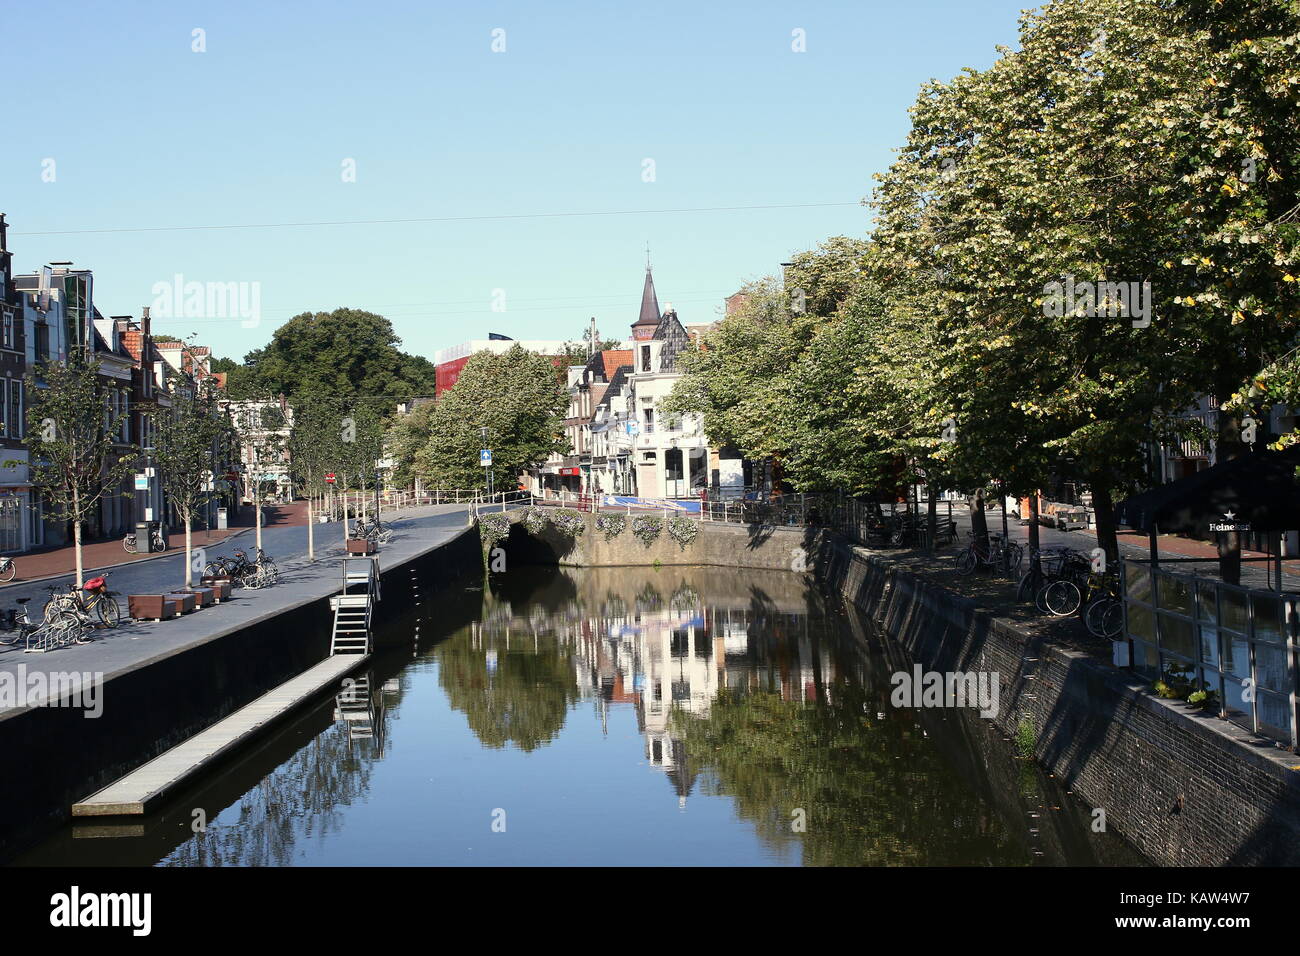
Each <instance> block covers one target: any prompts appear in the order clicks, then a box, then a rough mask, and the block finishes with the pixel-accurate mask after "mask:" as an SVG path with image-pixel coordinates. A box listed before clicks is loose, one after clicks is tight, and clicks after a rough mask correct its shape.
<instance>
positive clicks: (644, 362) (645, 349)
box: [641, 345, 650, 372]
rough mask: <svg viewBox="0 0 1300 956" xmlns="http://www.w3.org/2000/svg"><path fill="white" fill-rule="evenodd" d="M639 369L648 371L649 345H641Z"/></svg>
mask: <svg viewBox="0 0 1300 956" xmlns="http://www.w3.org/2000/svg"><path fill="white" fill-rule="evenodd" d="M641 371H643V372H648V371H650V346H648V345H643V346H641Z"/></svg>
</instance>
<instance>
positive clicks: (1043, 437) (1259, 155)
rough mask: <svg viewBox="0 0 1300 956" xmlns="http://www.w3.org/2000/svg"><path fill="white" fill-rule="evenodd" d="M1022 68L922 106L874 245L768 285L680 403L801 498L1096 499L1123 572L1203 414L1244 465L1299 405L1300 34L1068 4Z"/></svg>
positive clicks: (696, 361)
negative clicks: (1133, 501)
mask: <svg viewBox="0 0 1300 956" xmlns="http://www.w3.org/2000/svg"><path fill="white" fill-rule="evenodd" d="M999 52H1000V54H1001V55H1000V57H999V59H998V60H997V61H996V62H995V63H994V64H993V65H992V66H991V67H989V68H988V69H987V70H972V69H967V70H965V71H963V72H962V74H961V75H959V76H958V77H956V78H955V79H953V80H951V81H950V82H946V83H942V82H932V83H928V84H926V85H925V86H924V87H923V88H922V90H921V92H920V95H919V96H918V98H917V101H916V104H915V105H914V106H913V107H912V110H911V114H912V130H911V132H910V134H909V136H908V140H907V142H906V144H905V145H904V146H903V148H902V150H901V151H900V155H899V158H898V160H897V161H896V162H895V163H894V165H893V166H892V167H891V168H890V169H889V171H888V172H887V173H885V174H883V175H881V176H878V177H877V178H878V180H879V185H878V188H877V189H876V191H875V195H874V197H873V199H872V201H871V204H872V206H873V207H874V210H875V213H876V222H875V226H874V230H873V232H872V234H871V235H870V237H869V239H867V240H865V241H858V240H851V239H844V238H839V239H834V240H830V241H828V242H827V243H825V244H823V245H822V246H821V247H819V248H818V249H817V250H814V251H811V252H808V253H804V254H802V255H799V256H796V257H794V264H793V265H792V266H791V267H790V269H789V271H788V272H787V274H786V277H785V279H786V281H785V285H784V290H793V291H784V290H783V289H782V288H781V287H780V286H778V285H777V284H776V283H775V282H774V281H766V282H761V283H757V284H755V285H754V286H752V287H751V288H750V289H749V290H748V291H749V292H750V293H751V296H750V298H749V299H748V300H747V301H746V303H745V305H744V306H743V307H742V309H741V310H740V311H739V313H738V314H737V315H734V316H731V317H728V318H727V319H725V320H724V321H723V322H722V323H721V325H720V327H719V328H718V330H717V331H716V332H714V333H712V334H711V335H709V336H707V337H706V339H705V348H704V349H703V350H701V351H698V352H696V353H694V354H692V355H690V356H689V357H688V358H687V359H686V360H685V364H686V366H687V368H688V374H687V376H686V378H685V380H684V381H683V382H682V383H681V385H680V386H679V388H678V389H677V391H676V392H675V394H674V396H673V397H672V401H671V405H672V406H673V407H675V408H676V409H677V410H683V411H686V410H689V411H699V412H702V413H703V414H704V420H705V428H706V430H707V431H708V433H709V434H710V436H712V437H713V438H714V439H715V440H720V441H730V442H733V443H734V444H736V445H738V446H739V447H740V448H741V449H742V450H744V451H745V452H747V453H749V454H753V455H775V456H777V457H779V458H780V459H781V460H782V462H783V464H784V465H785V467H786V471H787V474H788V475H789V476H790V477H791V480H792V481H793V482H794V484H795V485H796V486H797V487H800V488H804V489H815V488H832V487H841V488H846V489H849V490H854V491H866V490H869V489H873V488H879V487H882V486H896V485H897V484H898V483H899V480H900V479H904V480H905V479H907V478H909V477H911V478H919V477H922V476H924V479H925V481H926V484H927V485H928V487H930V488H931V489H932V494H933V489H937V488H938V487H941V486H945V487H953V488H960V489H965V490H968V491H977V490H978V489H981V488H984V487H986V486H989V485H991V484H993V483H1000V484H1001V485H1002V487H1003V489H1004V490H1005V491H1006V492H1009V493H1013V494H1028V493H1030V492H1031V491H1033V490H1034V489H1037V488H1041V487H1043V486H1045V485H1046V484H1047V482H1048V480H1049V476H1050V475H1051V474H1053V473H1056V474H1062V473H1068V474H1072V475H1074V476H1076V477H1078V478H1080V479H1082V480H1084V481H1086V483H1087V484H1088V486H1089V487H1090V488H1091V490H1092V494H1093V501H1094V505H1095V507H1096V511H1097V517H1098V539H1099V544H1100V545H1101V546H1102V547H1104V548H1105V549H1106V551H1107V552H1108V554H1109V555H1110V556H1111V557H1112V558H1113V557H1115V556H1116V540H1115V526H1114V516H1113V512H1112V502H1113V501H1114V500H1115V499H1116V496H1117V495H1122V494H1125V493H1127V492H1128V491H1130V490H1132V489H1133V488H1134V487H1135V486H1136V485H1137V484H1139V483H1141V482H1143V481H1146V480H1149V479H1150V476H1149V475H1148V474H1147V467H1148V460H1149V459H1148V451H1149V449H1150V447H1151V445H1152V444H1153V443H1158V442H1162V441H1168V440H1170V439H1172V438H1174V437H1176V436H1178V435H1180V434H1187V433H1189V432H1190V430H1191V429H1192V428H1193V426H1191V425H1190V424H1188V422H1187V421H1186V420H1184V419H1183V418H1181V417H1180V414H1181V413H1182V412H1184V410H1186V409H1187V408H1188V407H1189V406H1191V405H1192V403H1193V402H1194V400H1196V399H1197V397H1198V396H1201V395H1204V394H1211V395H1214V396H1216V397H1217V398H1218V399H1219V400H1220V401H1221V402H1223V403H1224V404H1225V413H1224V414H1223V415H1222V416H1221V421H1222V425H1221V427H1220V429H1219V434H1218V435H1217V436H1213V437H1215V438H1216V439H1217V440H1218V442H1219V445H1218V447H1219V454H1220V456H1232V455H1234V454H1237V453H1239V452H1240V451H1241V450H1242V447H1243V446H1242V443H1241V439H1240V424H1241V420H1242V416H1243V415H1244V414H1245V413H1246V412H1247V411H1250V410H1252V409H1254V410H1262V409H1266V408H1267V407H1268V404H1269V403H1270V402H1276V401H1279V400H1286V398H1287V397H1288V392H1287V387H1286V386H1287V383H1292V390H1293V391H1296V392H1300V388H1296V387H1294V386H1295V383H1300V374H1297V373H1296V372H1295V371H1294V370H1295V364H1294V360H1295V355H1296V353H1295V351H1294V346H1295V345H1296V342H1297V338H1296V336H1297V333H1298V332H1300V283H1297V281H1296V276H1297V275H1300V226H1298V225H1297V219H1298V218H1300V179H1298V174H1300V126H1297V125H1296V123H1295V121H1294V117H1295V116H1296V114H1297V110H1298V108H1300V11H1297V8H1296V6H1295V5H1294V4H1291V3H1286V2H1284V0H1188V2H1184V3H1179V4H1167V3H1163V2H1159V0H1056V2H1053V3H1051V4H1049V5H1048V6H1046V7H1044V8H1041V9H1039V10H1036V11H1029V12H1026V13H1024V14H1023V15H1022V20H1021V44H1020V48H1019V49H1017V50H1014V51H1013V50H1009V49H1006V48H1000V50H999ZM1288 363H1291V364H1288ZM1288 370H1290V371H1288ZM1261 374H1262V378H1261ZM1230 396H1232V398H1230ZM814 397H815V399H814ZM1292 397H1300V396H1292ZM1252 402H1253V403H1254V404H1253V405H1252V404H1251V403H1252ZM900 462H905V463H906V468H907V472H904V473H902V474H900V473H899V472H898V467H899V463H900ZM909 472H910V474H909ZM932 513H933V509H932ZM980 514H981V517H982V509H980Z"/></svg>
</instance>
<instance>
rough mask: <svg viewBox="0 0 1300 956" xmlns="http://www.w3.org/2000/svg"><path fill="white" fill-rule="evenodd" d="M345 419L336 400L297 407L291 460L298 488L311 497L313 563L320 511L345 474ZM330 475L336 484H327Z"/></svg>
mask: <svg viewBox="0 0 1300 956" xmlns="http://www.w3.org/2000/svg"><path fill="white" fill-rule="evenodd" d="M343 418H344V415H343V414H342V405H341V403H340V402H338V401H337V400H334V399H321V398H305V399H302V400H300V401H299V402H297V403H296V404H295V405H294V406H293V427H292V429H291V430H290V432H289V460H290V462H291V463H292V469H293V476H294V484H295V486H296V487H297V488H298V489H299V490H300V491H302V492H303V493H304V494H305V495H306V497H307V555H308V557H309V558H311V559H315V557H316V531H315V518H316V511H317V508H318V507H321V508H323V506H324V501H325V496H326V495H332V494H333V493H334V492H335V491H336V490H338V488H337V484H338V478H337V476H338V475H339V474H341V473H343V472H344V465H345V457H344V448H343V435H344V424H343ZM330 473H333V474H334V475H335V476H336V479H335V482H334V483H333V484H331V483H330V482H327V481H326V480H325V476H326V475H327V474H330ZM345 524H346V522H345ZM344 537H345V538H346V530H345V532H344Z"/></svg>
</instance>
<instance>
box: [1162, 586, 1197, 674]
mask: <svg viewBox="0 0 1300 956" xmlns="http://www.w3.org/2000/svg"><path fill="white" fill-rule="evenodd" d="M1164 593H1165V591H1164V587H1163V583H1162V586H1161V588H1160V594H1161V596H1162V597H1163V595H1164ZM1160 649H1161V650H1162V651H1173V652H1174V653H1175V654H1177V655H1178V656H1179V657H1185V658H1187V659H1188V660H1195V659H1196V640H1195V638H1194V637H1193V635H1192V622H1191V621H1188V620H1185V619H1183V618H1181V617H1175V616H1174V615H1172V614H1167V613H1165V612H1163V611H1161V612H1160Z"/></svg>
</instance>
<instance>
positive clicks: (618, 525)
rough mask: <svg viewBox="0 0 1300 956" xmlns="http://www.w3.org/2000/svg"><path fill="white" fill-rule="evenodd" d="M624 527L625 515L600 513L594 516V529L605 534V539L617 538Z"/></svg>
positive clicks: (625, 522)
mask: <svg viewBox="0 0 1300 956" xmlns="http://www.w3.org/2000/svg"><path fill="white" fill-rule="evenodd" d="M626 527H627V515H620V514H602V515H597V516H596V530H597V531H599V532H600V533H601V534H603V535H604V536H605V540H606V541H611V540H613V539H614V538H617V537H618V536H619V535H620V534H622V533H623V530H624V529H625V528H626Z"/></svg>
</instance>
